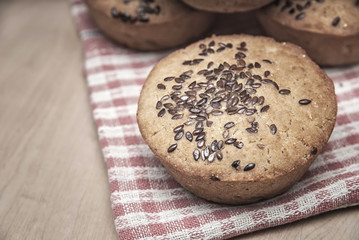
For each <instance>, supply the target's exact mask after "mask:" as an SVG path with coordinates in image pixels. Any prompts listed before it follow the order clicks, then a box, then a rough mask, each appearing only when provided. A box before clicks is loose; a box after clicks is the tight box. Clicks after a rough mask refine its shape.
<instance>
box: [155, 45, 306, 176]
mask: <svg viewBox="0 0 359 240" xmlns="http://www.w3.org/2000/svg"><path fill="white" fill-rule="evenodd" d="M233 45H234V44H232V43H222V42H218V43H216V42H215V41H211V42H210V43H209V44H208V45H206V44H205V43H204V42H202V43H200V44H199V46H198V48H199V53H198V55H201V56H204V58H196V59H188V60H185V61H184V62H182V63H181V64H182V65H185V66H188V67H189V69H188V70H186V71H185V72H183V73H181V74H179V76H166V77H164V78H163V79H162V82H161V83H159V84H158V85H157V89H159V90H160V92H161V91H165V90H166V89H171V91H170V92H168V90H167V91H166V93H165V94H164V95H163V96H161V97H160V98H161V100H160V101H158V102H157V103H156V104H155V106H154V107H155V109H156V110H157V111H158V113H157V116H158V117H163V116H164V115H165V114H170V116H171V119H172V120H174V121H180V124H179V125H177V126H176V127H175V128H174V129H173V134H174V136H173V140H174V141H175V143H173V144H171V145H170V146H169V147H168V150H167V152H168V153H172V152H174V151H175V150H176V149H177V143H176V142H178V141H189V142H194V144H195V147H194V150H193V153H192V155H193V159H194V160H195V161H198V160H199V159H202V160H203V161H207V162H209V163H211V162H213V161H215V160H218V161H221V160H222V159H223V149H224V148H227V147H234V148H236V149H242V148H243V147H245V146H244V143H243V142H241V141H240V140H238V139H237V138H235V137H233V134H234V132H233V129H234V127H235V126H236V123H235V122H234V121H229V122H227V123H225V124H224V125H223V126H222V127H221V128H220V129H221V130H220V131H221V136H222V138H221V139H215V140H214V141H212V142H208V140H207V131H206V129H208V128H211V127H212V125H213V119H215V118H216V117H217V116H221V115H225V114H227V115H238V118H247V122H248V125H244V126H239V127H242V128H243V129H245V131H246V133H247V134H256V133H258V130H259V129H260V128H262V127H263V128H264V126H260V125H259V124H258V121H256V119H259V118H260V117H261V115H262V114H267V112H270V111H271V107H270V106H271V103H269V102H266V98H265V96H261V95H258V94H257V89H259V88H261V87H266V88H269V89H271V91H275V92H277V93H278V94H279V95H282V96H283V97H284V98H285V96H286V95H290V94H291V90H290V89H286V88H281V87H280V86H279V85H278V84H277V83H276V82H275V80H273V79H271V78H270V77H271V76H272V73H271V72H270V71H268V70H267V69H266V65H269V64H275V62H274V61H273V60H269V59H259V60H257V61H254V62H247V61H246V57H247V55H248V54H250V49H248V48H247V44H246V43H245V42H240V43H238V45H237V46H235V49H236V52H235V54H234V55H233V62H235V64H229V63H228V62H226V61H223V62H221V63H214V62H213V61H208V63H205V65H204V66H206V67H205V68H204V69H200V70H199V71H197V73H195V72H194V70H193V69H191V66H193V65H198V64H200V63H202V62H205V61H206V59H205V56H208V54H216V53H218V52H222V51H225V50H226V49H232V48H233ZM197 69H198V67H197ZM254 70H255V71H254ZM258 72H262V73H261V74H259V73H258ZM298 103H299V106H305V105H308V104H310V103H311V100H309V99H305V98H303V99H300V100H298ZM192 125H194V128H193V127H191V126H192ZM237 127H238V126H237ZM266 131H269V132H270V133H271V134H272V135H275V134H276V133H277V131H278V129H277V126H276V124H275V123H272V124H271V125H270V126H269V128H267V130H266ZM257 147H258V149H264V148H265V145H263V144H257ZM232 167H234V168H235V169H236V170H240V169H243V171H250V170H252V169H253V168H254V167H255V164H254V163H249V164H247V165H246V166H244V167H242V168H241V167H240V160H236V161H234V162H233V163H232Z"/></svg>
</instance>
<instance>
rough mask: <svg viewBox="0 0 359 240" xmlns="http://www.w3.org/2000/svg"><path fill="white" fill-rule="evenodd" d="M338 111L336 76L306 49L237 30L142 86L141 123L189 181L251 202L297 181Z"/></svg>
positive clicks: (209, 195) (170, 165) (175, 59)
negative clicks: (332, 75)
mask: <svg viewBox="0 0 359 240" xmlns="http://www.w3.org/2000/svg"><path fill="white" fill-rule="evenodd" d="M336 112H337V104H336V98H335V93H334V86H333V82H332V81H331V79H329V78H328V76H327V75H326V74H325V73H324V71H322V70H321V69H320V68H319V67H318V66H317V65H316V64H315V63H314V62H313V61H311V60H310V59H309V57H307V55H306V53H305V52H304V51H303V50H302V49H301V48H299V47H297V46H295V45H293V44H289V43H278V42H276V41H274V40H273V39H271V38H267V37H253V36H250V35H231V36H213V37H211V38H207V39H204V40H202V41H199V42H197V43H194V44H191V45H190V46H188V47H187V48H185V49H181V50H178V51H176V52H174V53H172V54H171V55H169V56H168V57H166V58H164V59H163V60H161V61H160V62H159V63H158V64H157V65H156V66H155V67H154V68H153V70H152V71H151V73H150V75H149V76H148V78H147V80H146V82H145V84H144V86H143V88H142V91H141V96H140V99H139V103H138V111H137V121H138V125H139V128H140V131H141V134H142V136H143V138H144V140H145V141H146V143H147V144H148V145H149V147H150V148H151V150H152V151H153V153H154V154H155V155H156V156H157V157H158V158H159V160H160V161H161V162H162V164H163V166H164V167H165V168H166V169H167V170H168V172H169V173H170V174H171V175H172V176H173V177H174V178H175V179H176V180H177V181H178V182H179V183H180V184H181V185H182V186H183V187H185V188H186V189H188V190H189V191H191V192H193V193H195V194H196V195H198V196H200V197H202V198H205V199H208V200H210V201H214V202H219V203H227V204H243V203H250V202H255V201H258V200H261V199H266V198H270V197H273V196H275V195H278V194H280V193H282V192H284V191H286V190H287V189H289V188H290V187H291V186H292V185H293V184H294V183H295V182H297V181H298V180H299V179H300V178H301V177H302V175H303V174H304V173H305V171H306V170H307V169H308V167H309V166H310V164H311V163H312V162H313V161H314V159H315V158H316V157H317V156H318V154H319V153H320V151H321V150H322V149H323V146H324V145H325V144H326V143H327V141H328V139H329V136H330V135H331V132H332V130H333V127H334V123H335V119H336Z"/></svg>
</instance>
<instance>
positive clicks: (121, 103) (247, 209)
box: [71, 0, 359, 239]
mask: <svg viewBox="0 0 359 240" xmlns="http://www.w3.org/2000/svg"><path fill="white" fill-rule="evenodd" d="M71 7H72V8H71V10H72V14H73V17H74V20H75V23H76V25H77V28H78V31H79V35H80V38H81V40H82V43H83V47H84V52H85V75H86V79H87V83H88V86H89V91H90V95H91V104H92V108H93V116H94V119H95V121H96V125H97V130H98V136H99V139H100V142H101V147H102V151H103V156H104V160H105V162H106V164H107V171H108V180H109V183H110V186H111V202H112V209H113V214H114V222H115V227H116V230H117V232H118V236H119V238H120V239H223V238H230V237H234V236H238V235H241V234H244V233H248V232H252V231H257V230H260V229H264V228H268V227H273V226H277V225H281V224H285V223H289V222H293V221H296V220H299V219H303V218H307V217H310V216H313V215H316V214H320V213H323V212H327V211H330V210H334V209H338V208H343V207H348V206H353V205H358V204H359V65H356V66H352V67H347V68H335V69H327V70H326V72H327V73H328V75H329V76H330V77H331V78H332V79H333V80H334V82H335V87H336V93H337V99H338V107H339V111H338V118H337V123H336V126H335V129H334V132H333V135H332V136H331V138H330V141H329V143H328V144H327V145H326V147H325V149H324V151H323V152H322V153H321V154H320V155H319V157H318V158H317V159H316V160H315V162H314V164H313V165H312V166H311V167H310V169H309V171H308V172H307V173H306V174H305V175H304V177H303V178H302V179H301V180H300V181H299V182H298V183H297V184H296V185H295V186H294V187H292V188H291V189H290V190H289V191H288V192H286V193H285V194H282V195H280V196H278V197H276V198H273V199H270V200H267V201H263V202H259V203H256V204H251V205H245V206H228V205H221V204H215V203H210V202H207V201H205V200H203V199H200V198H198V197H196V196H194V195H193V194H191V193H190V192H188V191H186V190H185V189H183V188H182V187H181V186H180V185H179V184H178V183H177V182H176V181H174V179H173V178H172V177H171V176H170V175H169V174H168V173H167V172H166V170H165V169H164V167H163V166H162V165H161V163H160V161H159V160H158V159H157V158H156V157H155V156H154V155H153V153H152V152H151V151H150V149H149V148H148V146H147V145H146V144H145V142H144V141H143V139H142V137H141V135H140V132H139V129H138V127H137V123H136V109H137V100H138V97H139V94H140V90H141V87H142V85H143V83H144V81H145V79H146V77H147V75H148V73H149V72H150V70H151V68H152V67H153V66H154V65H155V64H156V62H158V61H159V60H160V59H161V58H162V57H164V56H166V55H167V54H168V53H169V52H152V53H151V52H148V53H143V52H136V51H133V50H129V49H126V48H123V47H120V46H118V45H116V44H114V43H113V42H111V41H110V40H108V39H107V38H105V37H104V36H103V35H102V34H101V32H100V31H99V30H98V29H97V28H96V26H95V25H94V24H93V22H92V21H91V19H90V17H89V14H88V10H87V8H86V6H85V5H84V3H83V2H82V1H80V0H72V1H71Z"/></svg>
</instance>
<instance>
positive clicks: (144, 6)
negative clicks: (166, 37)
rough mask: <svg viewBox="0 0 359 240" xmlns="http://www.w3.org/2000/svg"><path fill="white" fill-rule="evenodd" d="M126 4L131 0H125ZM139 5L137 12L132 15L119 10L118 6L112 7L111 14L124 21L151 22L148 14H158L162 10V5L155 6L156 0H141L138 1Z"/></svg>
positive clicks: (132, 22)
mask: <svg viewBox="0 0 359 240" xmlns="http://www.w3.org/2000/svg"><path fill="white" fill-rule="evenodd" d="M123 2H124V3H125V4H128V3H130V2H131V0H123ZM137 2H138V6H137V8H136V10H135V14H134V15H131V14H130V13H128V12H121V11H119V10H117V8H116V7H112V8H111V16H112V17H113V18H119V19H121V20H122V22H124V23H131V24H134V23H136V22H142V23H147V22H149V20H150V19H149V18H148V16H147V15H148V14H154V15H158V14H159V13H160V11H161V7H160V6H159V5H155V6H153V4H154V2H155V0H140V1H137Z"/></svg>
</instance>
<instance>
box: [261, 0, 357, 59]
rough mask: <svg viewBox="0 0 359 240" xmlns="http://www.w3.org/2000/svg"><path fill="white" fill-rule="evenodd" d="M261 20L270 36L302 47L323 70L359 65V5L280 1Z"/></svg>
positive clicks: (332, 0) (347, 0)
mask: <svg viewBox="0 0 359 240" xmlns="http://www.w3.org/2000/svg"><path fill="white" fill-rule="evenodd" d="M258 18H259V21H260V23H261V24H262V25H263V28H264V30H265V31H266V32H267V34H268V35H270V36H272V37H274V38H276V39H277V40H280V41H288V42H293V43H295V44H298V45H299V46H301V47H303V48H304V49H305V50H306V51H307V53H308V54H309V56H310V57H311V58H312V59H313V60H314V61H316V62H317V63H318V64H320V65H323V66H340V65H347V64H353V63H357V62H359V1H357V0H315V1H314V0H311V1H299V0H297V1H296V0H281V1H276V2H275V3H273V4H271V5H269V6H267V7H265V8H263V9H262V10H260V11H259V12H258Z"/></svg>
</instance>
